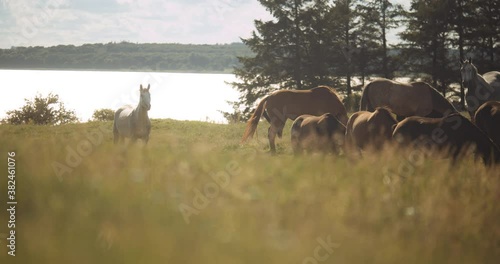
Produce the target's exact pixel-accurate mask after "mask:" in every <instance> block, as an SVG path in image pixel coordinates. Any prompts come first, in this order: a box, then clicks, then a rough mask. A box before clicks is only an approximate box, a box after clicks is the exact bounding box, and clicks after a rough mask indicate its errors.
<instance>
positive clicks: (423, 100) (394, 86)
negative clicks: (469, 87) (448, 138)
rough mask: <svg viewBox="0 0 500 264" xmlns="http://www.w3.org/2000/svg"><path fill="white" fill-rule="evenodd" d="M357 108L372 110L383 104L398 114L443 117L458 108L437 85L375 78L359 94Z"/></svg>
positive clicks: (399, 115) (455, 111) (399, 117)
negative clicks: (441, 92)
mask: <svg viewBox="0 0 500 264" xmlns="http://www.w3.org/2000/svg"><path fill="white" fill-rule="evenodd" d="M360 105H361V106H360V110H361V111H363V110H365V111H370V112H373V111H374V110H375V108H376V107H381V106H385V107H387V108H389V109H390V110H391V111H392V112H393V113H394V114H396V115H397V116H398V119H401V117H408V116H426V117H443V116H446V115H448V114H450V113H457V112H458V111H457V109H455V107H454V106H453V105H452V104H451V103H450V102H448V100H446V98H444V97H443V96H442V95H441V94H440V93H439V92H438V91H437V90H436V89H434V88H433V87H432V86H430V85H429V84H428V83H425V82H412V83H408V84H405V83H400V82H396V81H392V80H389V79H383V78H380V79H376V80H374V81H372V82H370V83H369V84H367V85H366V86H365V88H364V90H363V95H362V96H361V102H360Z"/></svg>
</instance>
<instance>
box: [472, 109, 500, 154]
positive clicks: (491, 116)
mask: <svg viewBox="0 0 500 264" xmlns="http://www.w3.org/2000/svg"><path fill="white" fill-rule="evenodd" d="M474 122H475V124H476V126H477V127H479V128H480V129H481V130H482V131H483V132H484V133H486V135H488V136H489V137H490V138H491V140H492V141H493V143H495V144H496V145H497V146H498V147H500V101H488V102H486V103H484V104H482V105H481V106H480V107H479V108H478V109H477V111H476V114H475V115H474Z"/></svg>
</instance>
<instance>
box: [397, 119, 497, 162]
mask: <svg viewBox="0 0 500 264" xmlns="http://www.w3.org/2000/svg"><path fill="white" fill-rule="evenodd" d="M392 136H393V139H394V140H396V141H397V142H399V143H402V144H403V145H405V146H413V147H418V146H423V147H429V148H433V149H437V150H440V151H447V153H448V154H450V155H451V156H452V158H453V160H454V161H456V160H457V159H458V158H459V157H460V156H461V155H462V154H463V153H464V151H465V150H467V149H468V148H469V147H471V146H472V145H475V147H476V154H478V155H479V156H480V157H481V158H482V159H483V161H484V163H485V164H487V165H491V164H493V163H496V164H498V163H500V150H499V149H498V147H497V146H496V145H495V144H494V143H493V142H492V141H491V139H490V138H489V137H488V136H487V135H486V134H484V133H483V131H481V130H480V129H479V128H478V127H477V126H475V125H474V124H473V123H471V122H470V121H469V120H468V119H467V118H465V117H464V116H462V115H460V114H458V113H454V114H451V115H448V116H446V117H441V118H429V117H418V116H412V117H408V118H405V119H404V120H403V121H401V122H399V123H398V124H397V126H396V127H395V129H394V132H393V135H392Z"/></svg>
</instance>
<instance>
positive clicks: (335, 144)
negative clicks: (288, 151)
mask: <svg viewBox="0 0 500 264" xmlns="http://www.w3.org/2000/svg"><path fill="white" fill-rule="evenodd" d="M344 134H345V126H344V124H342V123H341V122H340V121H339V120H338V119H337V118H335V117H334V116H333V115H331V114H330V113H327V114H323V115H321V116H312V115H301V116H299V117H297V119H295V121H294V122H293V125H292V129H291V141H292V148H293V152H294V153H295V154H299V153H301V152H303V151H304V150H307V151H315V150H318V151H322V152H325V153H326V152H332V153H339V150H340V149H341V148H342V145H343V144H344Z"/></svg>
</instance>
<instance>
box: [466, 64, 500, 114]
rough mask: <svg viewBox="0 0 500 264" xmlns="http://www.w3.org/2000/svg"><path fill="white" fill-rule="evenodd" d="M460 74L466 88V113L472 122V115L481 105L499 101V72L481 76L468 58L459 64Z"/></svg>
mask: <svg viewBox="0 0 500 264" xmlns="http://www.w3.org/2000/svg"><path fill="white" fill-rule="evenodd" d="M460 74H461V75H462V82H463V84H464V85H465V86H466V87H467V93H466V94H465V101H466V102H467V111H468V112H469V115H470V117H471V120H472V121H474V113H475V112H476V110H477V109H478V108H479V107H480V106H481V105H482V104H484V103H485V102H487V101H500V72H497V71H490V72H487V73H485V74H483V75H482V76H481V75H479V74H478V73H477V68H476V66H474V64H472V59H471V58H469V59H468V60H464V61H461V62H460Z"/></svg>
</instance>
